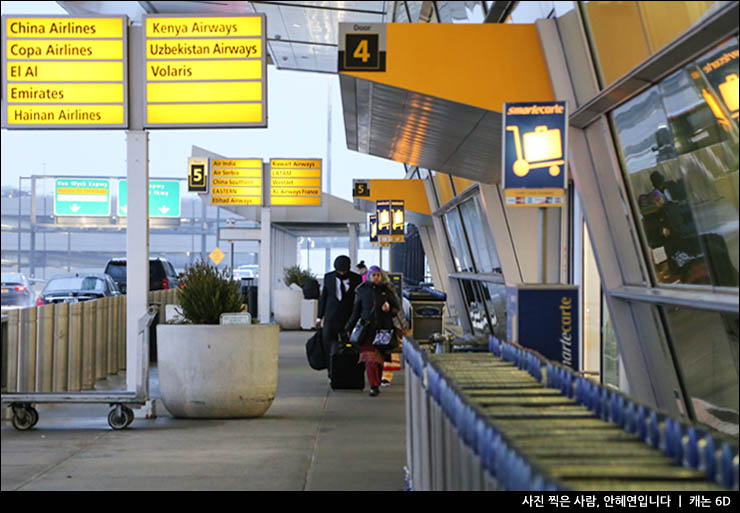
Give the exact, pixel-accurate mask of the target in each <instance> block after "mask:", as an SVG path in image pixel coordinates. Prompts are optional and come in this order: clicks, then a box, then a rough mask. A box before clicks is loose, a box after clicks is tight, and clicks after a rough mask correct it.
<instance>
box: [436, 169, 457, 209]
mask: <svg viewBox="0 0 740 513" xmlns="http://www.w3.org/2000/svg"><path fill="white" fill-rule="evenodd" d="M432 176H433V177H434V186H435V188H436V189H437V198H438V199H439V205H440V206H442V205H444V204H445V203H447V202H448V201H450V200H451V199H452V198H453V197H454V196H455V193H454V192H452V184H451V183H450V175H448V174H446V173H440V172H439V171H432Z"/></svg>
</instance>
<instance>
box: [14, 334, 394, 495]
mask: <svg viewBox="0 0 740 513" xmlns="http://www.w3.org/2000/svg"><path fill="white" fill-rule="evenodd" d="M309 335H310V333H309V332H281V334H280V353H279V362H278V366H279V372H278V390H277V396H276V398H275V401H274V402H273V404H272V406H271V407H270V409H269V410H268V411H267V413H266V414H265V415H264V416H263V417H260V418H257V419H243V420H184V419H175V418H173V417H171V416H169V414H168V413H167V412H166V410H165V409H164V407H163V406H161V402H160V401H157V414H158V417H157V418H156V419H145V418H138V417H137V418H136V419H135V420H134V422H133V423H132V424H131V426H130V427H129V428H127V429H125V430H122V431H113V430H111V429H110V428H109V426H108V422H107V418H106V416H107V412H108V409H109V408H108V406H107V405H76V404H55V405H39V406H38V408H37V409H38V411H39V416H40V420H39V422H38V424H37V425H36V427H35V428H33V429H31V430H30V431H25V432H19V431H16V430H15V429H14V428H13V427H12V426H10V423H9V422H3V426H2V490H3V491H9V490H276V491H298V490H312V491H313V490H324V491H334V490H362V491H397V490H403V489H404V486H405V484H404V465H405V460H406V447H405V418H404V415H405V407H404V384H403V374H404V373H403V372H397V373H396V375H395V377H394V379H393V383H392V385H391V386H390V387H387V388H383V389H382V391H381V394H380V396H379V397H369V396H368V393H367V390H366V391H363V392H359V391H356V390H331V389H330V388H329V384H328V381H327V378H326V371H320V372H319V371H314V370H312V369H311V368H310V367H309V366H308V363H307V362H306V354H305V341H306V340H307V339H308V337H309ZM151 378H152V379H151V390H152V396H153V397H157V395H158V393H157V391H158V383H157V380H156V369H153V372H152V373H151ZM115 380H116V382H111V381H112V380H109V385H110V386H122V385H120V383H123V382H124V380H125V378H123V377H116V378H115Z"/></svg>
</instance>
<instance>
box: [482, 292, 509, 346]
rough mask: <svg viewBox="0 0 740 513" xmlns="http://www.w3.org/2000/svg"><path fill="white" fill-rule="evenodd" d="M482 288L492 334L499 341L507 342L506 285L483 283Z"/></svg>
mask: <svg viewBox="0 0 740 513" xmlns="http://www.w3.org/2000/svg"><path fill="white" fill-rule="evenodd" d="M480 286H481V292H482V293H483V300H484V301H485V304H486V308H487V309H488V315H490V321H491V323H490V326H491V332H492V333H493V335H494V336H495V337H496V338H498V339H499V340H506V285H504V284H503V283H489V282H485V281H483V282H480Z"/></svg>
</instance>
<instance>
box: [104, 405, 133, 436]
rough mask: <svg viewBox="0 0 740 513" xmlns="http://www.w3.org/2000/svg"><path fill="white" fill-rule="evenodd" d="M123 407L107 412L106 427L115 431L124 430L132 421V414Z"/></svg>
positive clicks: (116, 407) (119, 406)
mask: <svg viewBox="0 0 740 513" xmlns="http://www.w3.org/2000/svg"><path fill="white" fill-rule="evenodd" d="M126 410H128V408H126V407H125V406H121V405H118V406H115V407H114V408H113V409H112V410H111V411H109V412H108V425H109V426H110V427H112V428H113V429H115V430H119V429H124V428H125V427H126V426H128V425H129V424H130V423H131V421H132V420H133V416H134V414H133V412H132V411H131V410H129V412H130V415H129V412H127V411H126Z"/></svg>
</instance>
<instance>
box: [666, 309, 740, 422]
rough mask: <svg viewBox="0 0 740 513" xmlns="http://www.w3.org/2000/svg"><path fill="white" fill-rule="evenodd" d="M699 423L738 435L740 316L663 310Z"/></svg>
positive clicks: (683, 310)
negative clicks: (739, 317) (739, 323)
mask: <svg viewBox="0 0 740 513" xmlns="http://www.w3.org/2000/svg"><path fill="white" fill-rule="evenodd" d="M663 313H664V314H665V317H666V319H667V322H668V328H669V331H670V334H671V339H672V342H673V348H674V351H675V355H676V359H677V360H678V362H677V363H678V366H679V368H680V370H681V375H682V378H683V381H684V386H685V389H686V393H687V394H688V396H689V399H690V400H691V403H692V405H693V409H694V413H695V414H696V420H697V421H699V422H702V423H703V424H707V425H709V426H711V427H713V428H714V429H716V430H718V431H722V432H725V433H730V434H733V435H735V436H737V433H738V317H737V314H735V315H729V314H719V313H716V312H704V311H700V310H691V309H688V308H673V307H670V308H669V307H665V308H663Z"/></svg>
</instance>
